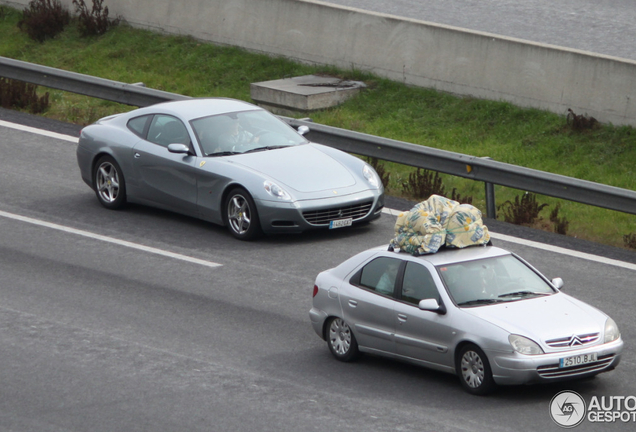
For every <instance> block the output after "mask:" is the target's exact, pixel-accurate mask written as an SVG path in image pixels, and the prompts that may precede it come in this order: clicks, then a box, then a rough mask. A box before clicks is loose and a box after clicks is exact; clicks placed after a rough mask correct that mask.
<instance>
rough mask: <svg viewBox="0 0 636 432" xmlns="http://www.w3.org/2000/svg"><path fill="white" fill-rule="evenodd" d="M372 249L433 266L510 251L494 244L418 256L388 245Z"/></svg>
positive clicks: (443, 249) (494, 255)
mask: <svg viewBox="0 0 636 432" xmlns="http://www.w3.org/2000/svg"><path fill="white" fill-rule="evenodd" d="M373 250H377V251H382V250H384V251H386V255H387V256H393V257H394V256H395V255H399V257H400V258H401V259H408V260H421V261H428V262H429V263H431V264H432V265H434V266H440V265H448V264H453V263H458V262H464V261H473V260H477V259H482V258H491V257H497V256H504V255H510V254H511V252H509V251H507V250H505V249H502V248H498V247H495V246H469V247H465V248H462V249H457V248H449V247H443V248H441V249H440V250H439V251H437V252H436V253H431V254H426V255H418V256H413V255H410V254H407V253H405V252H390V251H389V250H388V246H378V247H377V248H373Z"/></svg>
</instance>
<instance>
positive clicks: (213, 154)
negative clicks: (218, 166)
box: [208, 151, 241, 156]
mask: <svg viewBox="0 0 636 432" xmlns="http://www.w3.org/2000/svg"><path fill="white" fill-rule="evenodd" d="M236 154H241V152H235V151H222V152H216V153H210V154H209V155H208V156H230V155H236Z"/></svg>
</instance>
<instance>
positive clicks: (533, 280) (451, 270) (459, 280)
mask: <svg viewBox="0 0 636 432" xmlns="http://www.w3.org/2000/svg"><path fill="white" fill-rule="evenodd" d="M437 270H438V272H439V274H440V277H441V278H442V280H443V281H444V284H445V285H446V287H447V288H448V292H449V294H450V295H451V297H452V298H453V300H454V301H455V303H456V304H457V305H458V306H481V305H486V304H493V303H500V302H507V301H518V300H523V299H528V298H534V297H537V296H544V295H550V294H554V293H555V291H554V289H553V288H552V287H551V286H550V285H549V284H548V283H547V282H546V281H545V280H544V279H543V278H542V277H541V276H539V275H538V274H537V273H536V272H535V271H533V270H532V269H531V268H530V267H528V266H527V265H526V264H524V263H523V262H522V261H520V260H519V259H517V258H516V257H515V256H513V255H505V256H500V257H494V258H487V259H481V260H475V261H467V262H462V263H457V264H448V265H444V266H439V267H438V268H437Z"/></svg>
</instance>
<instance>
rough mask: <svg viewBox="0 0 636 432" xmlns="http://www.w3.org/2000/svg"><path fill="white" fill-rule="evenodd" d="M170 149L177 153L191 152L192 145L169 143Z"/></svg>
mask: <svg viewBox="0 0 636 432" xmlns="http://www.w3.org/2000/svg"><path fill="white" fill-rule="evenodd" d="M168 151H169V152H170V153H177V154H190V147H188V146H187V145H185V144H168Z"/></svg>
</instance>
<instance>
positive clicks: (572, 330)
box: [464, 293, 606, 344]
mask: <svg viewBox="0 0 636 432" xmlns="http://www.w3.org/2000/svg"><path fill="white" fill-rule="evenodd" d="M464 311H465V312H468V313H470V314H471V315H475V316H477V317H479V318H481V319H483V320H485V321H488V322H490V323H492V324H494V325H496V326H498V327H501V328H502V329H504V330H506V331H508V332H510V333H514V334H518V335H522V336H526V337H529V338H531V339H532V340H534V341H535V342H538V343H541V344H543V343H544V342H545V341H546V340H551V339H558V338H562V337H570V336H573V335H582V334H589V333H600V336H601V337H602V335H603V328H604V324H605V319H606V317H605V315H604V314H603V313H601V312H600V311H598V310H596V309H594V308H593V307H591V306H588V305H586V304H584V303H582V302H579V301H578V300H576V299H574V298H572V297H569V296H568V295H566V294H563V293H557V294H553V295H550V296H545V297H537V298H532V299H527V300H520V301H513V302H507V303H501V304H496V305H492V306H484V307H476V308H466V309H464Z"/></svg>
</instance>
